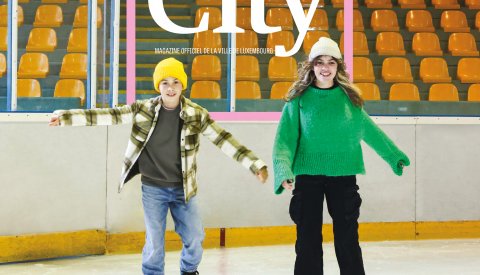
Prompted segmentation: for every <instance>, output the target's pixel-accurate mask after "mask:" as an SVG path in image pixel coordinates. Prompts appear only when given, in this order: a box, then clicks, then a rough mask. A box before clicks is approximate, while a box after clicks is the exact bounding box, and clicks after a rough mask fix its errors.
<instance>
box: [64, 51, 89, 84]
mask: <svg viewBox="0 0 480 275" xmlns="http://www.w3.org/2000/svg"><path fill="white" fill-rule="evenodd" d="M87 64H88V62H87V55H86V54H84V53H67V54H66V55H65V56H64V57H63V61H62V67H61V69H60V78H75V79H87Z"/></svg>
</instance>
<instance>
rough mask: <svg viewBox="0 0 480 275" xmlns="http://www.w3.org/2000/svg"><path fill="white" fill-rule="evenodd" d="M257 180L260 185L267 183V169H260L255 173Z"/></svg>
mask: <svg viewBox="0 0 480 275" xmlns="http://www.w3.org/2000/svg"><path fill="white" fill-rule="evenodd" d="M257 178H258V180H259V181H260V182H262V183H265V182H266V181H267V178H268V171H267V167H266V166H265V167H263V168H262V169H260V171H258V173H257Z"/></svg>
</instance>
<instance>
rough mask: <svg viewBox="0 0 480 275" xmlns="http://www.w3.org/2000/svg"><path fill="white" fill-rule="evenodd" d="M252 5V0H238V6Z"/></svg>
mask: <svg viewBox="0 0 480 275" xmlns="http://www.w3.org/2000/svg"><path fill="white" fill-rule="evenodd" d="M250 5H251V2H250V0H237V6H238V7H250ZM237 26H238V25H237Z"/></svg>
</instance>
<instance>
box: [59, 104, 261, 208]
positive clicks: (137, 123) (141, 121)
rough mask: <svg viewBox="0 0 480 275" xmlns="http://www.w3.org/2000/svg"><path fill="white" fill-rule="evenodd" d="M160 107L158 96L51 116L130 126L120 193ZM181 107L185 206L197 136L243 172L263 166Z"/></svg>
mask: <svg viewBox="0 0 480 275" xmlns="http://www.w3.org/2000/svg"><path fill="white" fill-rule="evenodd" d="M160 103H161V97H160V96H158V97H156V98H151V99H147V100H141V101H136V102H135V103H133V104H132V105H125V106H122V107H118V108H105V109H92V110H82V109H76V110H68V111H65V110H57V111H55V112H54V113H55V114H57V115H58V116H59V117H60V126H95V125H115V124H126V123H133V125H132V132H131V135H130V140H129V142H128V146H127V150H126V152H125V158H124V161H123V167H122V174H121V178H120V184H119V188H118V192H120V191H121V190H122V188H123V186H124V185H125V183H126V182H128V181H129V180H130V179H131V178H133V177H134V176H135V175H137V174H139V169H138V163H137V159H138V157H139V156H140V154H141V153H142V151H143V149H144V148H145V145H146V144H147V142H148V139H149V138H150V136H151V134H152V133H153V130H154V128H155V125H156V123H157V118H158V111H159V109H160V107H161V104H160ZM180 104H181V111H180V118H181V119H183V121H184V123H183V128H182V131H181V139H180V154H181V162H182V174H183V188H184V191H185V192H184V193H185V201H186V202H188V200H189V199H190V198H191V197H193V196H195V194H196V193H197V180H196V172H197V164H196V160H197V153H198V148H199V140H200V139H199V134H202V135H204V136H206V137H207V138H208V139H209V140H210V141H212V142H213V144H215V145H216V146H217V147H218V148H220V149H221V150H222V151H223V152H224V153H225V154H226V155H228V156H229V157H231V158H232V159H234V160H236V161H238V162H239V163H241V164H242V165H243V166H244V167H245V168H247V169H250V171H251V172H252V173H254V174H256V173H257V172H258V171H259V170H260V169H261V168H262V167H264V166H266V165H265V163H264V162H263V161H262V160H260V159H259V158H258V157H257V156H255V154H254V153H253V152H252V151H250V150H249V149H247V148H246V147H245V146H243V145H241V144H240V143H239V142H238V141H237V140H235V138H234V137H233V136H232V135H231V134H230V133H229V132H227V131H225V130H224V129H222V128H221V127H220V126H219V125H217V123H216V122H215V121H214V120H212V119H211V118H210V115H209V113H208V111H207V110H206V109H204V108H203V107H201V106H199V105H197V104H195V103H193V102H192V101H190V100H189V99H187V98H185V97H183V96H182V97H181V100H180Z"/></svg>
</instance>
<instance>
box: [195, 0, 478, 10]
mask: <svg viewBox="0 0 480 275" xmlns="http://www.w3.org/2000/svg"><path fill="white" fill-rule="evenodd" d="M264 1H265V5H266V6H267V7H277V6H282V7H283V6H287V2H286V0H264ZM195 2H196V4H197V5H198V6H221V5H222V0H196V1H195ZM330 2H331V4H332V6H333V7H334V8H343V4H344V0H331V1H330ZM429 2H430V1H429ZM431 2H432V5H433V6H434V7H435V8H436V9H459V8H460V3H459V2H458V1H457V0H432V1H431ZM461 2H463V1H461ZM300 3H302V4H303V5H304V6H308V5H310V4H311V3H312V1H311V0H301V1H300ZM237 5H238V6H250V0H237ZM318 5H319V6H320V7H323V6H325V1H324V0H320V1H319V4H318ZM398 5H399V6H400V8H402V9H425V8H426V7H427V4H426V2H425V0H398ZM358 6H359V3H358V0H353V7H355V8H358ZM365 6H366V7H367V8H392V7H393V6H394V5H393V3H392V0H365ZM465 6H466V7H468V8H469V9H480V0H465Z"/></svg>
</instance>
